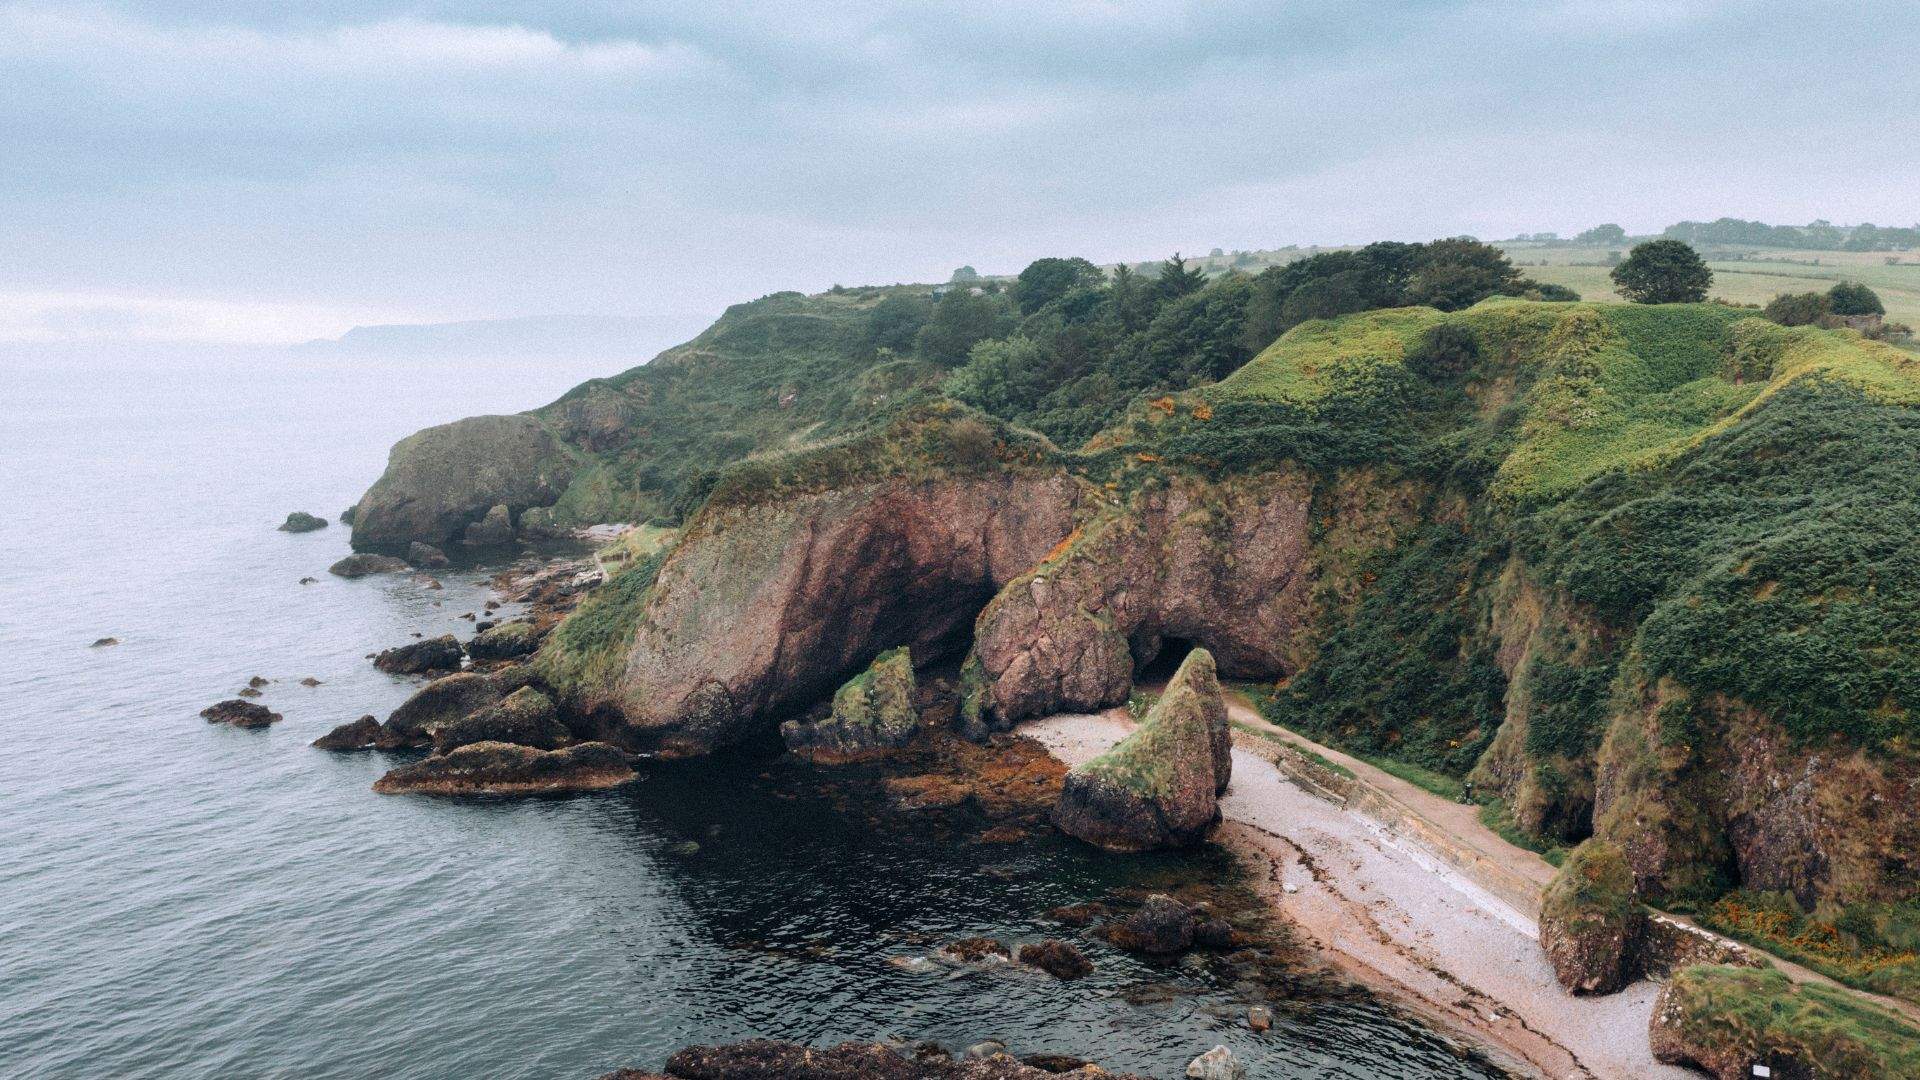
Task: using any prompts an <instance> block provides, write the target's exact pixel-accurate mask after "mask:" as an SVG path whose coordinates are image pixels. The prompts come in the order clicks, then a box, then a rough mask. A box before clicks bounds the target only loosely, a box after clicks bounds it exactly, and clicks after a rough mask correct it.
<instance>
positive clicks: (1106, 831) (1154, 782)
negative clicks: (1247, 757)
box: [1053, 649, 1233, 851]
mask: <svg viewBox="0 0 1920 1080" xmlns="http://www.w3.org/2000/svg"><path fill="white" fill-rule="evenodd" d="M1232 769H1233V760H1232V741H1231V735H1230V733H1229V731H1228V728H1227V706H1226V701H1225V700H1224V699H1223V698H1222V697H1221V695H1220V679H1219V676H1218V675H1217V674H1216V673H1215V671H1214V664H1213V655H1212V654H1211V653H1209V652H1207V651H1206V650H1205V649H1195V650H1193V651H1192V652H1191V653H1188V654H1187V658H1186V660H1184V661H1183V662H1181V664H1180V670H1179V671H1178V672H1176V673H1175V674H1174V676H1173V681H1172V682H1170V683H1168V684H1167V690H1166V693H1165V694H1163V695H1161V697H1160V700H1159V701H1158V702H1156V703H1155V704H1154V706H1153V708H1152V709H1151V710H1150V711H1149V712H1148V713H1147V717H1146V719H1145V720H1143V721H1141V723H1140V726H1139V727H1138V728H1136V729H1135V730H1134V732H1133V733H1132V734H1131V735H1128V736H1127V737H1126V738H1125V739H1122V740H1121V741H1120V743H1119V745H1117V746H1115V747H1114V748H1113V749H1111V750H1109V751H1107V752H1106V753H1105V754H1102V755H1101V756H1099V757H1097V758H1094V759H1093V760H1092V761H1089V762H1087V763H1086V764H1084V765H1081V766H1080V767H1079V768H1076V769H1074V770H1073V771H1072V772H1070V773H1068V774H1067V781H1066V787H1065V788H1064V789H1063V790H1062V791H1061V794H1060V802H1059V804H1058V805H1057V806H1055V807H1054V811H1053V823H1054V824H1055V825H1058V826H1059V827H1060V829H1061V830H1062V831H1063V832H1066V833H1068V834H1069V835H1072V836H1076V837H1078V838H1080V839H1082V840H1085V841H1086V842H1088V843H1090V844H1095V845H1098V846H1100V847H1103V848H1106V849H1107V850H1109V851H1150V850H1153V849H1156V848H1178V847H1189V846H1192V845H1194V844H1197V843H1199V842H1201V841H1202V840H1204V839H1206V836H1207V833H1208V831H1210V830H1211V829H1212V828H1213V825H1214V823H1216V822H1218V821H1219V820H1220V802H1219V796H1220V795H1221V793H1223V792H1225V791H1226V789H1227V782H1228V780H1229V778H1230V776H1231V773H1232Z"/></svg>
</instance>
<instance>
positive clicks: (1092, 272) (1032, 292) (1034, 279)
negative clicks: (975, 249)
mask: <svg viewBox="0 0 1920 1080" xmlns="http://www.w3.org/2000/svg"><path fill="white" fill-rule="evenodd" d="M1105 280H1106V275H1105V274H1102V273H1101V272H1100V268H1099V267H1097V266H1095V265H1093V264H1092V263H1090V262H1088V261H1087V260H1085V259H1035V260H1034V261H1033V262H1031V263H1028V264H1027V268H1026V269H1025V270H1022V271H1020V277H1019V278H1018V279H1016V280H1015V281H1014V283H1013V302H1014V303H1016V304H1018V305H1020V314H1022V315H1031V314H1033V313H1034V312H1036V311H1039V310H1040V309H1041V308H1043V307H1046V306H1047V305H1048V304H1049V303H1051V302H1053V301H1054V300H1057V299H1059V298H1060V297H1062V296H1065V295H1066V294H1067V293H1069V292H1071V291H1073V290H1074V289H1076V288H1079V287H1080V286H1083V285H1099V284H1101V283H1103V282H1104V281H1105Z"/></svg>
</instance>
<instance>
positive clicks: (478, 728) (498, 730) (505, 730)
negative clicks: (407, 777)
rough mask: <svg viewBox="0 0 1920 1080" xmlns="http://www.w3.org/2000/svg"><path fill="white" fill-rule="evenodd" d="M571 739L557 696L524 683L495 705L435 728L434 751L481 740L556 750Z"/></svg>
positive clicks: (443, 752)
mask: <svg viewBox="0 0 1920 1080" xmlns="http://www.w3.org/2000/svg"><path fill="white" fill-rule="evenodd" d="M570 740H571V736H570V735H569V733H568V731H567V728H566V725H564V724H562V723H561V722H560V714H559V712H558V711H557V710H556V709H555V708H554V706H553V699H551V698H549V697H547V695H545V694H543V693H541V692H540V691H538V690H535V689H534V688H533V687H531V686H523V687H521V688H520V689H518V690H515V691H514V692H513V693H511V694H508V695H507V696H506V698H505V699H504V700H502V701H499V702H497V703H495V704H492V705H484V706H482V707H480V708H478V709H475V710H474V711H473V712H470V713H468V714H467V715H465V716H463V717H461V718H460V719H458V720H455V721H452V722H451V723H446V724H442V725H440V726H439V727H437V728H435V729H434V731H433V750H434V753H437V754H445V753H448V752H450V751H452V750H454V749H456V748H458V747H462V746H466V745H469V744H471V743H477V742H507V743H515V744H517V745H520V746H531V747H534V748H536V749H540V750H554V749H558V748H559V747H561V746H563V745H565V744H566V743H567V742H569V741H570Z"/></svg>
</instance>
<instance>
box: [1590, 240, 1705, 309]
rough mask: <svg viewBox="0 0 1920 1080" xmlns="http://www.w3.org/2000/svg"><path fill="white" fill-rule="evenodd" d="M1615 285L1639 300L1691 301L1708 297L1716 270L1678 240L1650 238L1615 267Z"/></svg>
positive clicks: (1658, 301)
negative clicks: (1708, 290) (1710, 268)
mask: <svg viewBox="0 0 1920 1080" xmlns="http://www.w3.org/2000/svg"><path fill="white" fill-rule="evenodd" d="M1612 277H1613V287H1614V288H1615V289H1618V290H1619V292H1620V295H1621V296H1624V297H1626V298H1627V299H1629V300H1632V301H1633V302H1635V303H1637V304H1691V303H1698V302H1700V301H1702V300H1705V299H1706V298H1707V288H1708V287H1709V286H1711V285H1712V284H1713V271H1712V270H1709V269H1707V264H1706V263H1704V262H1702V261H1701V260H1700V254H1699V253H1698V252H1696V251H1694V250H1693V249H1692V248H1690V247H1688V246H1687V245H1686V244H1684V243H1682V242H1680V241H1678V240H1649V241H1647V242H1646V243H1644V244H1640V245H1638V246H1636V247H1635V248H1634V249H1633V251H1632V252H1631V253H1629V254H1628V255H1627V261H1625V262H1623V263H1621V264H1620V265H1619V266H1616V267H1614V268H1613V274H1612Z"/></svg>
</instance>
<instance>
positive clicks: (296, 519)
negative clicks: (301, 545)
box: [280, 510, 327, 533]
mask: <svg viewBox="0 0 1920 1080" xmlns="http://www.w3.org/2000/svg"><path fill="white" fill-rule="evenodd" d="M326 527H327V519H326V518H323V517H315V516H314V515H312V514H309V513H307V512H306V511H304V510H295V511H294V512H293V513H291V514H288V515H287V520H285V521H283V522H281V523H280V531H281V532H286V533H304V532H313V531H314V530H315V529H324V528H326Z"/></svg>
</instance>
